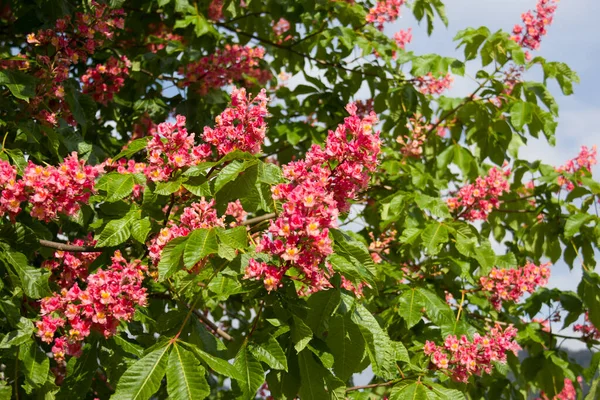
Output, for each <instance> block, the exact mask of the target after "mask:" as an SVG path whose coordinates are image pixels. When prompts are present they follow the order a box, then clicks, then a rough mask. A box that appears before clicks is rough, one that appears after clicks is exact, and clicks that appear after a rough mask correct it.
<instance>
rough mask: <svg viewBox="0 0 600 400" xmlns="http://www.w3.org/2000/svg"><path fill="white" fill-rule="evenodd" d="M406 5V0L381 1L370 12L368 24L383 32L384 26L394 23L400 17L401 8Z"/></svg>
mask: <svg viewBox="0 0 600 400" xmlns="http://www.w3.org/2000/svg"><path fill="white" fill-rule="evenodd" d="M404 3H406V1H405V0H380V1H377V4H376V5H375V7H373V8H371V9H370V10H369V14H368V15H367V22H369V23H372V24H375V26H376V27H377V29H379V30H380V31H383V24H384V23H386V22H394V21H395V20H397V19H398V17H399V16H400V7H402V6H403V5H404Z"/></svg>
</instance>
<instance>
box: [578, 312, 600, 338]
mask: <svg viewBox="0 0 600 400" xmlns="http://www.w3.org/2000/svg"><path fill="white" fill-rule="evenodd" d="M573 330H574V331H575V332H579V333H581V335H582V336H583V339H584V340H586V341H588V340H600V331H598V328H596V327H595V326H594V325H593V324H592V323H591V322H590V316H589V314H588V312H587V311H586V312H585V322H584V323H583V324H575V325H573Z"/></svg>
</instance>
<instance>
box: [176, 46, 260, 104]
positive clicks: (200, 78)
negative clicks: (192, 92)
mask: <svg viewBox="0 0 600 400" xmlns="http://www.w3.org/2000/svg"><path fill="white" fill-rule="evenodd" d="M264 55H265V51H264V49H262V48H260V47H255V48H253V47H248V46H239V45H226V46H225V48H223V49H219V50H217V51H216V52H215V53H214V54H211V55H209V56H206V57H202V58H201V59H200V60H198V61H195V62H192V63H190V64H188V65H187V66H185V67H184V68H182V69H181V70H180V71H179V72H180V73H181V74H183V75H185V78H184V80H183V85H184V86H192V87H193V88H195V89H196V90H197V91H198V93H200V94H206V93H208V91H209V90H210V89H218V88H221V87H223V86H226V85H231V84H235V83H242V84H243V85H244V86H251V85H252V84H253V81H257V82H258V83H259V84H264V83H266V82H267V81H268V80H269V79H271V73H270V72H269V71H268V70H266V69H262V68H261V67H260V60H262V59H263V58H264Z"/></svg>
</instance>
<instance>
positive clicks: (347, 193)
mask: <svg viewBox="0 0 600 400" xmlns="http://www.w3.org/2000/svg"><path fill="white" fill-rule="evenodd" d="M346 109H347V111H348V112H349V113H350V116H349V117H347V118H346V119H345V120H344V123H343V124H341V125H339V126H338V127H337V129H336V130H335V131H330V132H329V134H328V136H327V140H326V143H325V148H322V147H320V146H318V145H313V146H312V147H311V149H310V150H309V151H308V153H307V154H306V157H305V159H304V160H300V161H294V162H291V163H289V164H287V165H285V166H284V167H283V175H284V177H285V178H286V179H287V180H288V182H287V183H282V184H279V185H276V186H274V187H273V188H272V197H273V199H274V200H276V201H282V202H283V204H282V207H281V209H282V211H281V212H280V214H279V216H278V218H277V219H276V220H274V221H271V226H270V227H269V230H268V233H267V234H265V235H263V237H262V238H261V240H260V242H259V244H258V245H257V249H256V250H257V252H264V253H268V254H271V255H272V256H273V257H274V258H275V259H276V260H278V263H277V264H276V265H275V264H267V263H264V262H260V263H259V262H253V263H252V264H249V266H248V268H247V270H246V277H247V278H249V279H262V280H263V283H264V284H265V287H266V288H267V290H269V291H270V290H274V289H276V288H277V287H279V286H280V285H281V279H282V277H283V275H284V274H285V272H286V271H287V270H288V269H290V268H292V267H294V268H296V269H297V270H298V271H299V272H300V274H301V277H299V278H297V279H298V280H300V281H301V282H303V283H304V284H305V285H306V286H305V288H304V289H302V290H301V292H302V293H311V292H315V291H319V290H323V289H327V288H329V287H331V284H330V283H329V278H330V277H331V276H332V275H333V273H334V271H333V269H332V267H331V265H329V264H328V263H326V262H325V260H326V258H327V256H328V255H329V254H331V253H332V251H333V249H332V242H331V239H330V238H329V229H330V228H333V227H335V226H336V225H337V218H338V215H339V213H340V212H346V211H347V210H348V208H349V206H350V204H349V200H351V199H352V198H354V196H355V195H356V194H357V193H358V192H359V191H360V190H362V189H364V188H366V186H367V183H368V179H369V172H372V171H373V170H374V169H375V168H376V166H377V162H378V161H377V156H378V154H379V151H380V141H379V133H373V131H372V129H373V125H374V124H375V123H376V122H377V117H376V116H375V114H374V113H371V114H370V115H369V116H367V117H365V118H360V117H358V116H357V115H356V106H355V105H354V104H349V105H348V106H347V108H346ZM332 165H336V167H335V168H333V167H332ZM343 284H344V285H346V287H348V288H352V289H354V290H355V291H356V292H357V293H360V290H361V285H358V286H353V285H351V284H350V282H347V281H344V282H343Z"/></svg>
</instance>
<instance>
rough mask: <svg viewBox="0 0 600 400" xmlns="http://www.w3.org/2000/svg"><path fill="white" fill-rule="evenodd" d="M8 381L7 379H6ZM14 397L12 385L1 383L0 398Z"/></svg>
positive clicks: (5, 399)
mask: <svg viewBox="0 0 600 400" xmlns="http://www.w3.org/2000/svg"><path fill="white" fill-rule="evenodd" d="M4 382H6V381H4ZM10 399H12V386H10V385H7V384H1V385H0V400H10Z"/></svg>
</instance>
